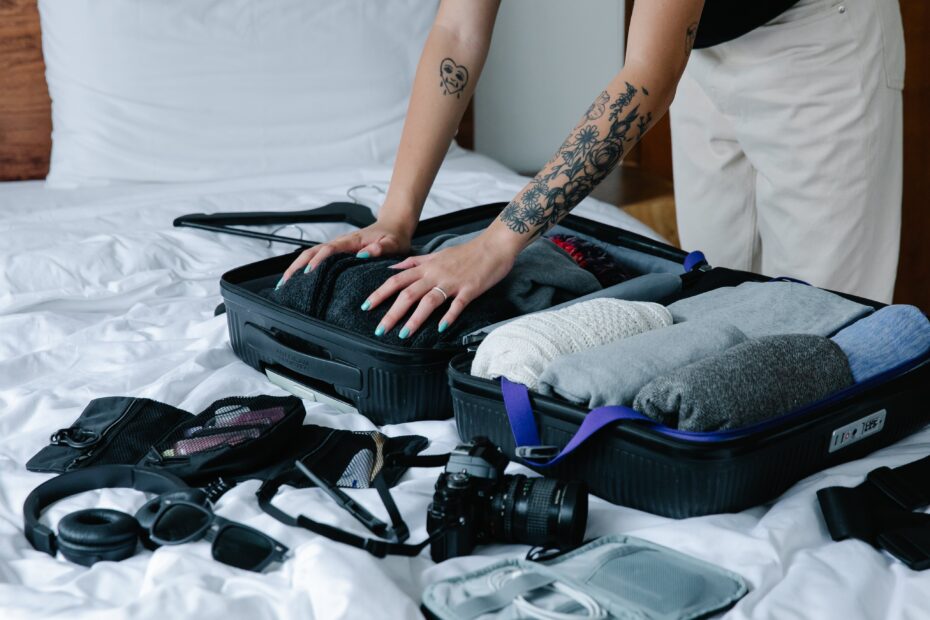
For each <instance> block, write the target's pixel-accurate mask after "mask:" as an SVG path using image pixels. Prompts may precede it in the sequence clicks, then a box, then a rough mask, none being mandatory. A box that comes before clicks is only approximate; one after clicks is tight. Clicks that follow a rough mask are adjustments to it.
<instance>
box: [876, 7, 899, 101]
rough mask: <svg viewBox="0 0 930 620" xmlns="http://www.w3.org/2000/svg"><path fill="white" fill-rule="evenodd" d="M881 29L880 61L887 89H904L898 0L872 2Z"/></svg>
mask: <svg viewBox="0 0 930 620" xmlns="http://www.w3.org/2000/svg"><path fill="white" fill-rule="evenodd" d="M872 1H873V2H874V4H875V9H876V11H877V12H878V22H879V24H880V25H881V29H882V60H883V61H884V70H885V82H886V84H887V85H888V88H895V89H898V90H901V89H903V88H904V26H903V25H902V23H901V7H900V6H899V4H898V0H872Z"/></svg>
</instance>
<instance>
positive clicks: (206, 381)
mask: <svg viewBox="0 0 930 620" xmlns="http://www.w3.org/2000/svg"><path fill="white" fill-rule="evenodd" d="M389 173H390V171H389V169H387V168H371V169H362V170H359V169H350V168H341V169H333V170H327V171H320V172H315V173H307V174H302V175H289V176H286V177H278V178H263V179H241V180H237V181H235V182H225V183H199V184H190V185H146V186H128V187H110V188H97V189H82V190H67V191H62V190H57V191H56V190H47V189H45V188H44V186H43V185H42V183H40V182H26V183H8V184H0V618H4V619H5V620H10V619H13V618H38V617H42V618H59V617H60V618H69V619H75V618H134V619H137V618H153V619H154V618H158V619H159V620H161V619H163V618H220V617H222V618H227V619H232V618H249V619H258V618H369V617H371V618H410V617H416V616H418V613H419V612H418V606H419V599H420V593H421V592H422V590H423V588H424V587H425V586H426V585H427V584H429V583H430V582H432V581H434V580H437V579H440V578H444V577H449V576H453V575H455V574H458V573H460V572H462V571H465V570H469V569H474V568H478V567H481V566H483V565H485V564H487V563H490V562H492V561H495V560H496V559H498V558H500V557H502V556H516V555H522V554H523V553H525V551H526V549H525V548H523V547H517V546H489V547H483V548H480V549H479V550H478V553H477V555H475V556H471V557H465V558H458V559H453V560H449V561H447V562H444V563H442V564H439V565H436V564H433V563H432V562H431V561H430V560H429V559H428V553H427V552H424V554H423V555H421V557H417V558H413V559H404V558H387V559H384V560H378V559H375V558H374V557H372V556H370V555H368V554H367V553H365V552H363V551H360V550H356V549H353V548H350V547H346V546H343V545H340V544H338V543H334V542H331V541H328V540H325V539H323V538H320V537H318V536H315V535H312V534H310V533H309V532H306V531H303V530H298V529H293V528H288V527H286V526H284V525H282V524H280V523H278V522H276V521H274V520H273V519H271V518H270V517H267V516H266V515H264V514H263V513H261V511H260V510H259V508H258V506H257V504H256V502H255V497H254V491H255V490H256V488H257V485H256V484H255V483H246V484H242V485H240V486H239V487H237V488H235V489H233V490H232V491H231V492H229V493H228V494H227V495H226V496H224V497H223V498H222V499H221V500H220V501H219V503H218V505H217V511H218V512H219V513H220V514H221V515H224V516H227V517H230V518H233V519H236V520H239V521H242V522H244V523H247V524H249V525H252V526H255V527H258V528H261V529H262V530H264V531H267V532H268V533H270V534H271V535H272V536H274V537H276V538H278V539H279V540H281V541H282V542H283V543H284V544H286V545H288V546H289V547H290V548H291V550H292V553H291V557H290V559H289V560H288V561H287V562H286V563H285V564H284V565H283V566H281V567H279V568H277V569H275V570H272V571H271V572H268V573H266V574H263V575H256V574H253V573H248V572H245V571H240V570H237V569H234V568H230V567H227V566H224V565H222V564H219V563H217V562H214V561H213V560H212V559H211V558H210V552H209V545H208V544H207V543H204V542H201V543H195V544H189V545H184V546H179V547H170V548H162V549H159V550H158V551H156V552H155V553H150V552H147V551H145V552H140V553H139V554H138V555H136V556H134V557H133V558H131V559H129V560H126V561H124V562H120V563H110V562H105V563H99V564H97V565H95V566H94V567H92V568H90V569H87V568H84V567H81V566H77V565H74V564H70V563H68V562H67V561H65V560H63V559H61V558H57V559H53V558H51V557H49V556H47V555H45V554H42V553H39V552H37V551H35V550H33V549H32V548H31V547H30V546H29V544H28V543H27V542H26V540H25V538H24V537H23V536H22V514H21V508H22V503H23V500H24V499H25V497H26V495H27V494H28V493H29V491H30V490H31V489H32V488H34V487H35V486H36V485H37V484H39V483H40V482H42V481H43V480H45V479H46V478H47V477H48V476H44V475H40V474H33V473H30V472H27V471H26V470H25V467H24V465H25V463H26V461H27V460H28V458H29V457H30V456H31V455H32V454H34V453H35V452H36V451H37V450H39V449H40V448H41V447H42V446H43V445H45V444H46V442H47V439H48V436H49V434H50V433H51V432H52V431H54V430H55V429H58V428H61V427H64V426H67V425H68V424H69V423H70V422H71V421H72V420H73V419H74V418H76V417H77V416H78V415H79V414H80V412H81V410H82V409H83V407H84V406H85V404H86V403H87V402H88V401H89V400H91V399H93V398H97V397H102V396H108V395H122V394H126V395H136V396H141V397H148V398H153V399H157V400H161V401H164V402H167V403H170V404H174V405H177V406H179V407H181V408H183V409H186V410H188V411H194V412H196V411H198V410H199V409H200V408H202V407H204V406H205V405H207V404H209V403H210V402H212V401H213V400H215V399H217V398H220V397H223V396H227V395H232V394H247V395H251V394H260V393H268V394H279V393H281V392H280V390H278V389H277V388H275V387H274V386H272V385H271V384H270V383H268V382H267V381H266V380H265V379H264V377H263V376H262V375H260V374H259V373H257V372H255V371H254V370H252V369H251V368H249V367H247V366H246V365H245V364H243V363H241V362H240V361H239V360H238V359H237V358H236V357H235V355H234V354H233V352H232V350H231V348H230V346H229V341H228V337H227V333H226V322H225V321H226V320H225V317H223V316H220V317H214V316H213V309H214V308H215V306H216V305H217V304H218V303H219V302H220V295H219V286H218V280H219V277H220V275H221V274H222V273H223V272H224V271H226V270H228V269H230V268H232V267H234V266H237V265H241V264H245V263H247V262H251V261H254V260H258V259H261V258H264V257H267V256H270V255H273V254H277V253H282V252H285V251H289V250H290V248H289V247H285V246H275V247H268V246H267V244H265V243H263V242H260V241H255V240H247V239H242V238H238V237H231V236H220V235H214V234H210V233H204V232H200V231H195V230H191V229H174V228H172V226H171V222H172V220H173V219H174V218H175V217H177V216H178V215H181V214H184V213H190V212H217V211H237V210H280V209H297V208H311V207H313V206H317V205H320V204H323V203H326V202H329V201H333V200H342V199H344V198H345V191H346V189H347V188H348V187H350V186H352V185H356V184H360V183H372V184H376V185H379V186H381V187H385V186H386V184H387V181H388V179H389ZM522 182H523V180H522V179H521V178H520V177H518V176H516V175H514V174H512V173H510V172H508V171H506V170H505V169H504V168H502V167H501V166H499V165H497V164H495V163H493V162H491V161H490V160H487V159H485V158H482V157H479V156H476V155H473V154H466V153H460V152H459V153H456V154H454V155H453V156H451V157H450V158H449V161H448V162H447V164H446V165H445V166H444V168H443V170H442V172H441V173H440V175H439V178H438V179H437V183H436V186H435V190H434V192H433V194H432V196H431V199H430V201H429V202H428V204H427V207H426V209H425V213H424V215H425V216H427V217H428V216H432V215H437V214H440V213H444V212H447V211H450V210H454V209H457V208H461V207H465V206H470V205H473V204H479V203H483V202H491V201H498V200H508V199H510V198H511V197H512V196H513V194H514V193H515V192H516V191H517V190H518V189H519V187H520V186H521V184H522ZM360 195H361V196H364V197H367V198H375V199H376V198H377V195H376V194H375V193H374V192H372V191H371V190H362V191H361V192H360ZM579 212H580V213H583V214H585V215H587V216H589V217H593V218H595V219H600V220H602V221H606V222H610V223H612V224H615V225H622V226H626V227H628V228H632V229H634V230H637V231H638V232H645V233H648V232H649V231H648V229H646V228H645V227H644V226H642V225H641V224H638V223H637V222H635V221H634V220H632V219H631V218H628V217H626V216H624V215H622V214H621V213H619V212H618V211H617V210H616V209H614V208H613V207H610V206H609V205H605V204H603V203H596V202H594V201H589V202H588V203H587V204H585V205H584V206H583V207H581V208H580V211H579ZM344 229H345V227H344V226H341V225H321V226H315V227H309V228H308V230H307V233H308V237H310V238H322V237H324V236H326V237H328V236H332V235H334V234H336V233H338V232H339V231H340V230H344ZM307 410H308V415H307V422H313V423H317V424H324V425H329V426H334V427H340V428H351V429H367V428H372V425H371V423H370V422H368V421H367V420H366V419H365V418H363V417H361V416H358V415H340V414H337V413H335V412H334V411H333V410H332V409H330V408H328V407H327V406H325V405H319V404H314V403H307ZM382 430H383V431H384V432H386V433H388V434H391V435H394V434H403V433H418V434H422V435H426V436H427V437H429V438H430V439H431V446H430V448H429V450H428V451H429V452H436V453H438V452H443V451H446V450H448V449H449V448H451V447H453V446H454V444H455V443H456V441H457V436H456V432H455V427H454V424H453V423H452V422H451V421H438V422H437V421H431V422H417V423H410V424H400V425H392V426H387V427H384V428H383V429H382ZM928 452H930V430H928V429H924V430H923V431H922V432H920V433H918V434H915V435H913V436H912V437H910V438H908V439H906V440H904V441H902V442H900V443H898V444H896V445H895V446H892V447H890V448H888V449H885V450H882V451H880V452H878V453H876V454H875V455H873V456H871V457H869V458H867V459H863V460H860V461H857V462H853V463H849V464H846V465H843V466H840V467H836V468H834V469H832V470H829V471H827V472H823V473H819V474H817V475H815V476H812V477H810V478H808V479H807V480H804V481H802V482H800V483H799V484H797V485H795V486H794V487H793V488H792V489H791V490H789V491H788V492H787V493H786V494H785V495H784V496H782V497H781V498H780V499H779V500H778V501H777V502H775V503H773V504H771V505H767V506H762V507H758V508H754V509H751V510H747V511H745V512H743V513H740V514H730V515H715V516H708V517H701V518H693V519H686V520H682V521H675V520H671V519H665V518H662V517H657V516H654V515H650V514H646V513H642V512H638V511H635V510H631V509H628V508H623V507H618V506H613V505H611V504H608V503H606V502H603V501H601V500H598V499H592V506H591V516H590V520H589V526H588V536H599V535H605V534H610V533H627V534H631V535H635V536H640V537H643V538H646V539H648V540H652V541H655V542H657V543H660V544H665V545H668V546H670V547H673V548H675V549H678V550H680V551H683V552H685V553H689V554H692V555H694V556H697V557H700V558H703V559H705V560H708V561H710V562H714V563H716V564H719V565H721V566H724V567H726V568H728V569H730V570H733V571H735V572H737V573H739V574H741V575H743V576H744V577H745V578H746V579H747V580H748V581H749V582H750V584H751V588H752V589H751V592H750V593H749V595H748V596H747V597H746V598H745V599H743V600H742V601H741V602H740V603H739V604H738V605H737V606H736V607H735V608H734V609H732V610H731V611H730V612H729V613H728V614H726V617H728V618H770V617H777V618H783V617H810V618H826V617H831V618H832V617H837V618H840V617H842V618H887V617H911V618H919V617H926V615H927V610H930V571H928V572H927V573H924V574H920V573H915V572H912V571H910V570H908V569H906V568H905V567H903V566H902V565H901V564H900V563H898V562H895V561H894V560H893V559H891V558H890V557H888V556H886V555H883V554H880V553H878V552H876V551H874V550H873V549H872V548H870V547H868V546H867V545H865V544H864V543H861V542H856V541H847V542H843V543H833V542H831V541H830V539H829V536H828V535H827V533H826V530H825V526H824V525H823V523H822V520H821V517H820V514H819V509H818V508H817V507H816V505H815V492H816V490H817V489H818V488H821V487H823V486H829V485H834V484H842V485H854V484H858V482H859V481H860V480H861V479H862V477H863V476H864V475H865V473H866V472H868V471H869V470H870V469H872V468H874V467H876V466H878V465H890V466H895V465H898V464H901V463H904V462H907V461H910V460H913V459H916V458H918V457H921V456H924V455H926V454H927V453H928ZM772 466H773V467H777V466H778V464H777V463H773V464H772ZM511 467H512V468H513V471H519V470H521V468H520V467H519V466H516V465H512V466H511ZM437 474H438V470H437V469H429V470H422V469H421V470H411V471H410V472H409V473H408V474H407V475H406V476H405V477H404V479H403V480H402V482H401V483H400V484H399V485H398V486H397V488H396V490H395V492H394V494H395V497H396V498H397V500H398V504H399V506H400V507H401V509H402V511H403V512H404V514H405V515H406V518H407V519H408V523H409V524H410V526H411V528H412V530H413V534H412V537H411V539H412V540H419V539H421V538H422V537H423V536H424V535H425V523H424V521H425V510H426V505H427V503H428V502H429V500H430V497H431V495H432V490H433V484H434V482H435V479H436V476H437ZM351 494H352V496H353V497H354V498H355V499H357V500H358V501H359V502H361V503H363V504H365V505H366V506H367V507H368V508H369V509H371V510H372V511H373V512H375V513H376V514H382V516H383V511H382V509H381V507H380V505H379V502H378V500H377V496H376V494H375V492H374V491H373V490H371V491H369V490H361V491H353V492H351ZM142 501H143V496H142V495H141V494H139V493H136V492H133V491H127V490H104V491H99V492H92V493H86V494H83V495H81V496H79V497H76V498H73V499H71V500H68V501H65V502H61V503H60V504H58V505H56V506H55V507H54V508H53V509H52V510H50V511H49V513H48V514H47V515H46V517H44V521H45V522H47V523H51V524H54V523H56V522H57V520H58V519H59V518H61V517H62V516H63V515H64V514H66V513H67V512H70V511H72V510H76V509H78V508H80V507H87V506H105V507H115V508H118V509H122V510H130V511H131V510H134V509H135V508H136V507H138V506H139V505H141V503H142ZM277 503H279V504H280V505H281V506H282V507H284V508H286V509H289V510H291V511H293V512H304V513H306V514H308V515H310V516H311V517H312V518H315V519H319V520H323V521H327V522H330V523H338V524H340V525H341V526H343V527H346V528H349V529H354V530H358V529H359V528H357V527H356V523H355V522H354V521H352V520H351V519H348V518H346V516H345V514H343V513H341V512H340V511H339V510H338V509H336V508H335V507H334V506H333V504H332V503H331V502H330V501H329V500H328V499H326V498H325V497H324V496H323V495H322V493H321V492H320V491H319V490H316V489H303V490H293V489H291V490H286V491H284V492H282V493H281V494H280V496H279V498H278V499H277Z"/></svg>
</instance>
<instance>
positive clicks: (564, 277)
mask: <svg viewBox="0 0 930 620" xmlns="http://www.w3.org/2000/svg"><path fill="white" fill-rule="evenodd" d="M479 232H480V231H479ZM479 232H473V233H468V234H467V235H440V236H439V237H437V238H435V239H432V240H431V241H430V242H428V243H427V244H426V245H424V246H423V247H422V248H421V251H423V252H435V251H437V250H444V249H446V248H450V247H453V246H456V245H460V244H462V243H465V242H466V241H470V240H471V239H474V238H475V237H477V236H478V234H479ZM599 290H601V284H600V282H598V281H597V278H595V277H594V274H592V273H591V272H589V271H586V270H584V269H582V268H581V267H579V266H578V264H577V263H576V262H575V261H574V260H573V259H572V257H571V256H569V255H568V254H567V253H566V252H565V251H564V250H562V248H560V247H559V246H557V245H556V244H554V243H552V242H551V241H549V240H548V239H544V238H543V239H537V240H536V241H534V242H532V243H531V244H529V245H528V246H527V247H526V248H525V249H524V250H523V251H522V252H520V254H518V255H517V260H516V261H515V262H514V265H513V269H511V270H510V273H509V274H507V276H506V277H505V278H504V279H503V280H501V281H500V282H499V283H497V284H496V285H494V287H492V288H491V289H490V290H489V291H488V292H487V293H485V294H486V295H492V296H493V295H497V296H499V297H502V298H504V299H506V300H507V301H509V302H510V303H512V304H513V305H514V306H516V308H517V309H518V310H519V311H520V312H521V313H522V314H527V313H530V312H537V311H539V310H548V309H549V308H551V307H552V306H554V305H556V304H560V303H562V302H564V301H567V300H571V299H575V298H577V297H580V296H581V295H587V294H588V293H593V292H594V291H599Z"/></svg>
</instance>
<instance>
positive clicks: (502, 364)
mask: <svg viewBox="0 0 930 620" xmlns="http://www.w3.org/2000/svg"><path fill="white" fill-rule="evenodd" d="M671 324H672V315H671V313H669V311H668V310H667V309H666V308H665V306H662V305H659V304H655V303H650V302H643V301H624V300H621V299H607V298H604V299H592V300H590V301H584V302H581V303H577V304H573V305H571V306H568V307H567V308H563V309H561V310H553V311H551V312H537V313H534V314H529V315H527V316H524V317H520V318H519V319H516V320H514V321H511V322H510V323H506V324H504V325H502V326H501V327H499V328H497V329H495V330H494V331H492V332H491V333H490V334H488V336H487V337H486V338H485V339H484V341H483V342H482V343H481V345H480V346H479V347H478V351H477V352H476V353H475V359H474V360H473V361H472V364H471V374H473V375H475V376H476V377H483V378H485V379H497V378H498V377H506V378H507V379H509V380H510V381H513V382H515V383H522V384H524V385H525V386H527V387H528V388H530V389H536V385H537V382H538V380H539V376H540V375H541V374H542V372H543V370H545V368H546V366H547V365H548V364H549V362H551V361H552V360H554V359H555V358H556V357H558V356H560V355H568V354H570V353H577V352H578V351H582V350H584V349H590V348H592V347H598V346H601V345H603V344H607V343H609V342H613V341H615V340H620V339H621V338H628V337H629V336H634V335H636V334H641V333H643V332H646V331H649V330H651V329H657V328H659V327H667V326H669V325H671Z"/></svg>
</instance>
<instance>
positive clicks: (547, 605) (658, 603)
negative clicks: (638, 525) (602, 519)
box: [423, 535, 748, 620]
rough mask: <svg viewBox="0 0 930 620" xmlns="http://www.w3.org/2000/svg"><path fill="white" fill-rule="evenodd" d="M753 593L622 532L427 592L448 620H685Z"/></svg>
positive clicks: (429, 605) (426, 605) (736, 579)
mask: <svg viewBox="0 0 930 620" xmlns="http://www.w3.org/2000/svg"><path fill="white" fill-rule="evenodd" d="M747 592H748V587H747V585H746V582H745V581H744V580H743V578H742V577H740V576H739V575H737V574H735V573H732V572H730V571H728V570H725V569H722V568H720V567H718V566H715V565H713V564H710V563H708V562H705V561H703V560H698V559H696V558H693V557H691V556H688V555H685V554H683V553H679V552H677V551H674V550H672V549H669V548H668V547H663V546H661V545H657V544H654V543H651V542H647V541H645V540H640V539H637V538H632V537H629V536H620V535H618V536H607V537H603V538H599V539H597V540H595V541H593V542H591V543H588V544H587V545H584V546H583V547H580V548H578V549H576V550H574V551H572V552H570V553H567V554H564V555H561V556H559V557H557V558H555V559H552V560H549V561H546V562H532V561H528V560H504V561H501V562H497V563H495V564H492V565H491V566H488V567H485V568H483V569H481V570H478V571H474V572H470V573H466V574H464V575H459V576H458V577H453V578H451V579H444V580H442V581H438V582H436V583H433V584H431V585H430V586H428V587H427V588H426V591H425V592H424V593H423V611H424V612H425V613H426V615H427V617H432V618H439V619H441V620H477V619H481V620H490V619H494V620H515V619H516V618H532V617H547V615H545V612H549V617H551V616H552V615H553V612H554V615H558V614H577V616H578V617H579V618H585V617H593V618H604V619H624V620H626V619H631V618H637V619H640V618H641V619H650V620H651V619H656V620H672V619H676V620H677V619H694V618H702V617H705V616H707V615H709V614H712V613H715V612H719V611H722V610H724V609H727V608H729V607H730V606H732V605H733V604H734V603H736V601H738V600H739V599H741V598H742V597H743V596H745V595H746V593H747ZM539 610H544V611H543V612H542V613H540V611H539Z"/></svg>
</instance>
